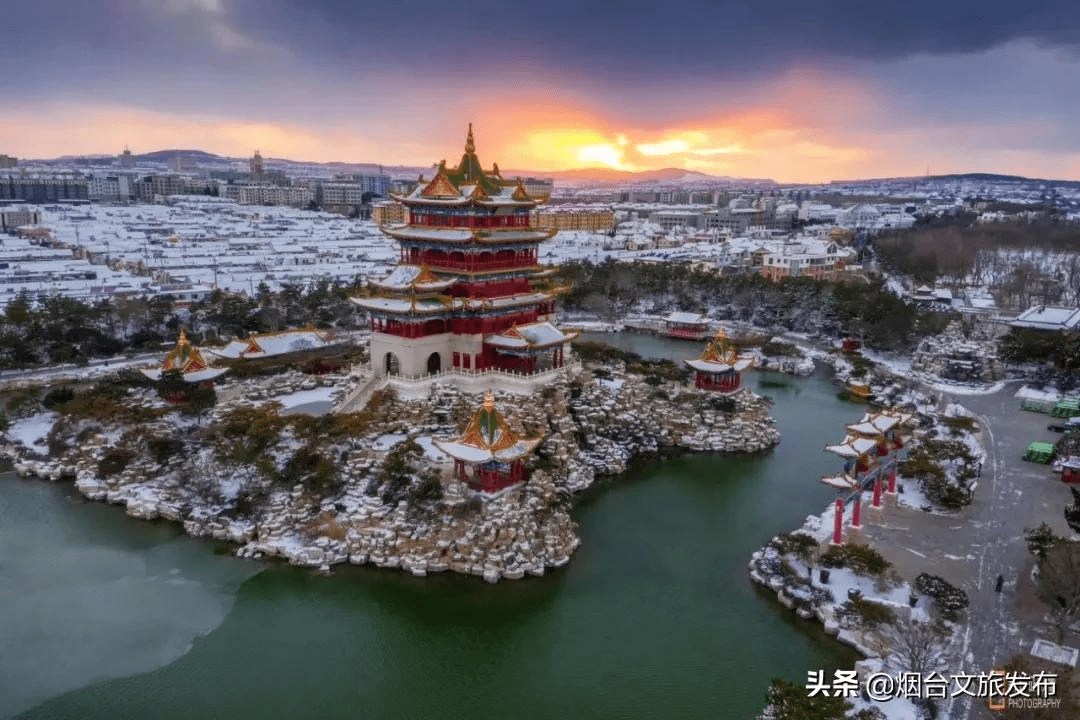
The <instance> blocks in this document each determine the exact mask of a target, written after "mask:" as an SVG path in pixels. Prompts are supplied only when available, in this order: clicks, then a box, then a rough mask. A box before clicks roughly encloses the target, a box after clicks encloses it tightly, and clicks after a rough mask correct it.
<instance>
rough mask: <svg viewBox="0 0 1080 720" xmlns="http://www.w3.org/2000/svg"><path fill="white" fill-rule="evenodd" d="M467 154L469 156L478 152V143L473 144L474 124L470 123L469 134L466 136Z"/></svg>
mask: <svg viewBox="0 0 1080 720" xmlns="http://www.w3.org/2000/svg"><path fill="white" fill-rule="evenodd" d="M465 152H466V153H467V154H469V155H471V154H473V153H474V152H476V143H475V142H473V136H472V123H469V134H468V135H466V136H465Z"/></svg>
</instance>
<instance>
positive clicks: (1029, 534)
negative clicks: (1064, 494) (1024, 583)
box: [1024, 490, 1076, 558]
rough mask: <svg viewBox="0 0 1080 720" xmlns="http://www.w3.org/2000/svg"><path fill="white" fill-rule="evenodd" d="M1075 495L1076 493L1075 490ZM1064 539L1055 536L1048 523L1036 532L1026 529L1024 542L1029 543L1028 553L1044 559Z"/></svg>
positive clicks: (1040, 526) (1036, 529)
mask: <svg viewBox="0 0 1080 720" xmlns="http://www.w3.org/2000/svg"><path fill="white" fill-rule="evenodd" d="M1073 492H1074V493H1075V492H1076V491H1075V490H1073ZM1063 539H1064V538H1060V537H1058V536H1057V535H1055V534H1054V531H1053V530H1051V529H1050V526H1049V525H1047V524H1046V523H1042V524H1041V525H1039V527H1037V528H1035V529H1034V530H1032V529H1029V528H1025V529H1024V541H1025V542H1027V549H1028V552H1029V553H1031V554H1032V555H1034V556H1035V557H1037V558H1043V557H1045V556H1046V551H1047V550H1049V549H1050V548H1052V547H1054V546H1055V545H1057V544H1058V543H1059V542H1061V541H1062V540H1063Z"/></svg>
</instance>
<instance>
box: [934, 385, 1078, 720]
mask: <svg viewBox="0 0 1080 720" xmlns="http://www.w3.org/2000/svg"><path fill="white" fill-rule="evenodd" d="M1015 391H1016V385H1015V384H1012V383H1010V385H1009V386H1008V387H1007V389H1006V390H1004V391H1002V392H998V393H995V394H993V395H983V396H968V397H959V398H955V401H956V402H960V403H961V404H963V405H964V406H965V407H967V408H968V409H969V410H971V411H972V412H973V413H975V415H976V416H977V417H978V418H979V422H980V424H981V425H982V427H983V428H984V433H983V443H984V446H985V448H986V450H987V461H986V465H985V466H984V469H983V474H982V484H981V485H980V487H978V488H976V494H975V501H974V502H973V503H972V505H971V507H970V508H968V510H967V511H966V512H965V515H966V517H965V518H964V519H965V520H966V524H967V525H968V527H969V528H970V530H971V531H969V532H968V533H966V535H967V536H968V538H969V540H968V542H969V543H970V544H971V545H972V546H974V547H975V548H977V551H976V555H977V558H978V563H977V572H976V573H975V577H974V578H973V580H972V585H973V587H968V588H965V589H966V590H967V591H968V596H969V597H970V599H971V607H970V608H969V611H968V614H967V627H966V628H965V635H966V637H965V642H966V643H967V644H968V649H969V652H970V657H971V659H972V661H973V662H972V669H973V671H975V672H979V671H983V670H988V669H991V668H997V667H1001V666H1002V665H1003V664H1004V663H1006V662H1007V661H1008V660H1009V659H1010V658H1011V657H1013V656H1014V655H1017V654H1020V653H1025V652H1027V651H1028V650H1030V649H1031V643H1032V642H1033V641H1034V640H1035V638H1036V637H1045V638H1047V639H1050V640H1056V637H1055V636H1054V631H1053V630H1052V629H1050V628H1048V627H1046V626H1045V625H1044V624H1043V623H1041V622H1039V617H1040V616H1041V614H1042V613H1041V611H1040V610H1039V609H1038V608H1035V614H1034V616H1032V613H1031V612H1029V609H1028V608H1025V607H1024V603H1023V602H1022V597H1021V595H1022V594H1023V593H1022V590H1023V588H1024V585H1025V580H1027V576H1029V575H1030V570H1031V568H1032V566H1033V563H1034V561H1033V559H1032V557H1031V555H1030V554H1029V553H1028V551H1027V546H1026V544H1025V542H1024V531H1025V529H1027V528H1034V527H1038V525H1039V524H1040V523H1042V522H1046V523H1048V524H1049V525H1050V526H1051V527H1052V528H1054V531H1055V532H1056V533H1057V534H1061V535H1068V534H1070V530H1069V527H1068V525H1067V524H1066V523H1065V516H1064V508H1065V506H1066V505H1068V504H1070V503H1071V502H1072V493H1071V492H1070V491H1069V488H1068V487H1067V486H1066V485H1064V484H1063V483H1061V482H1060V480H1059V479H1058V477H1057V476H1056V475H1055V474H1054V473H1053V472H1052V471H1051V470H1050V469H1049V468H1047V467H1046V466H1044V465H1038V464H1034V463H1029V462H1025V461H1024V460H1022V459H1021V458H1022V456H1023V454H1024V451H1025V450H1026V449H1027V446H1028V443H1031V442H1033V441H1036V440H1048V441H1051V442H1053V441H1054V440H1056V438H1057V435H1056V434H1055V433H1053V432H1052V431H1050V430H1047V428H1046V426H1047V424H1049V422H1050V417H1049V416H1047V415H1044V414H1041V413H1031V412H1025V411H1022V410H1020V409H1019V405H1020V403H1019V401H1018V400H1017V399H1016V398H1015V397H1013V393H1014V392H1015ZM999 574H1000V575H1002V576H1003V577H1004V578H1005V585H1004V588H1003V590H1002V592H1001V593H1000V594H999V593H996V592H994V582H995V580H996V579H997V576H998V575H999ZM1028 582H1029V581H1028ZM950 717H953V718H991V717H994V715H993V714H992V713H991V712H990V711H989V710H987V709H986V707H985V706H984V705H983V704H982V703H978V702H973V703H970V707H968V708H966V712H965V708H964V707H963V706H962V705H961V704H959V703H958V704H957V707H955V708H953V711H952V712H951V713H950Z"/></svg>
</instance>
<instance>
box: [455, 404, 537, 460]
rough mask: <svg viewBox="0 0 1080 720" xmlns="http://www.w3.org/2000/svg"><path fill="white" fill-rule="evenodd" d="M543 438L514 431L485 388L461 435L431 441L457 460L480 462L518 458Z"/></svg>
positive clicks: (531, 449)
mask: <svg viewBox="0 0 1080 720" xmlns="http://www.w3.org/2000/svg"><path fill="white" fill-rule="evenodd" d="M543 439H544V438H543V436H538V437H531V438H523V437H521V436H520V435H518V434H517V433H516V432H514V431H513V430H512V429H511V428H510V424H509V423H507V422H506V418H504V417H503V416H502V413H500V412H499V411H498V410H497V409H496V408H495V399H494V397H492V395H491V392H490V391H488V392H487V393H485V394H484V402H483V404H482V405H481V406H480V408H479V409H478V410H477V411H476V412H475V413H474V414H473V416H472V419H471V420H469V424H468V425H467V426H466V427H465V432H463V433H462V434H461V437H459V438H458V439H457V440H452V441H445V440H434V442H435V444H436V445H437V446H438V448H439V449H440V450H442V451H443V452H445V453H446V454H447V455H449V456H451V457H453V458H455V459H457V460H461V461H463V462H466V463H469V464H479V463H488V462H504V463H505V462H512V461H514V460H519V459H521V458H523V457H525V456H526V455H528V454H529V453H531V452H532V451H533V450H535V449H536V446H537V445H539V444H540V443H541V442H542V441H543Z"/></svg>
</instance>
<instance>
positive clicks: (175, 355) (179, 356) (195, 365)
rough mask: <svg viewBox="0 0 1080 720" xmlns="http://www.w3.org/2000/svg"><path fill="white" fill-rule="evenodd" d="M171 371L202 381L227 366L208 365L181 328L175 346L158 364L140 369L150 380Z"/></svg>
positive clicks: (188, 378)
mask: <svg viewBox="0 0 1080 720" xmlns="http://www.w3.org/2000/svg"><path fill="white" fill-rule="evenodd" d="M173 371H176V372H179V373H180V375H181V376H182V377H183V378H184V380H186V381H187V382H203V381H205V380H213V379H214V378H216V377H218V376H220V375H224V374H225V373H226V372H228V368H212V367H210V364H209V363H208V362H206V359H205V358H204V357H203V354H202V353H201V352H200V351H199V349H198V348H197V347H195V346H194V345H192V344H191V341H190V340H188V337H187V333H185V332H184V331H183V330H181V331H180V337H179V338H178V339H177V340H176V347H174V348H173V349H172V350H170V351H169V354H168V355H166V356H165V359H164V360H162V362H161V365H160V366H158V367H156V368H144V369H142V370H140V372H142V374H143V375H145V376H146V377H148V378H150V379H151V380H160V379H161V377H162V375H164V374H165V373H167V372H173Z"/></svg>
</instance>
